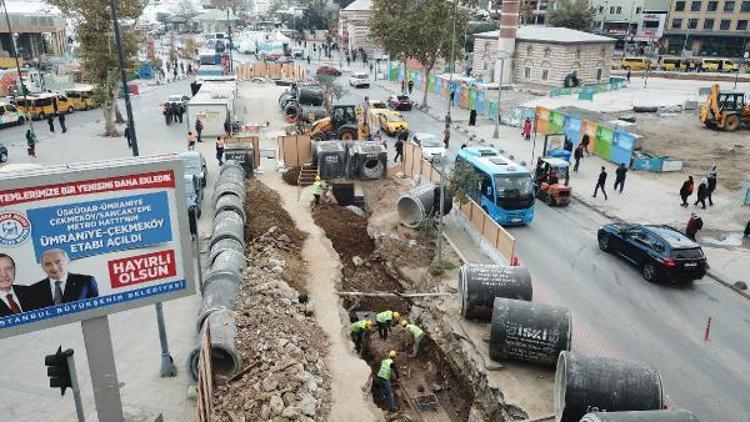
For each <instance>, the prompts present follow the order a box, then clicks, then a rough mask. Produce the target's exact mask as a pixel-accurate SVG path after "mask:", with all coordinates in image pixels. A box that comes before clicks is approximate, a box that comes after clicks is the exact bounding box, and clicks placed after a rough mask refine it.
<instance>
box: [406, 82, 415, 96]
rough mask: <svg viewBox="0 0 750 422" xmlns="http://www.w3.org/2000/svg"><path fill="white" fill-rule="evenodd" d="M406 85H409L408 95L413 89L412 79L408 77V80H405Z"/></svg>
mask: <svg viewBox="0 0 750 422" xmlns="http://www.w3.org/2000/svg"><path fill="white" fill-rule="evenodd" d="M407 86H408V87H409V95H411V93H412V91H414V81H413V80H412V79H409V82H407Z"/></svg>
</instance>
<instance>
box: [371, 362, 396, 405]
mask: <svg viewBox="0 0 750 422" xmlns="http://www.w3.org/2000/svg"><path fill="white" fill-rule="evenodd" d="M395 357H396V351H395V350H391V351H390V353H388V358H387V359H383V360H382V361H381V362H380V368H379V369H378V374H377V376H376V377H375V382H376V383H377V384H378V390H379V391H380V397H381V399H382V400H383V401H385V404H386V405H387V406H388V410H390V411H391V412H395V411H396V399H395V397H394V396H393V386H392V385H391V378H398V368H396V364H395V363H393V359H394V358H395Z"/></svg>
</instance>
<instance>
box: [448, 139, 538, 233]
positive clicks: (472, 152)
mask: <svg viewBox="0 0 750 422" xmlns="http://www.w3.org/2000/svg"><path fill="white" fill-rule="evenodd" d="M462 161H463V162H465V163H467V164H470V165H471V166H472V167H473V168H474V171H476V172H477V174H479V175H480V176H481V181H480V182H479V184H478V185H477V187H476V188H475V189H474V190H473V191H472V192H471V198H472V199H473V200H474V201H476V202H477V203H478V204H479V205H481V206H482V209H483V210H484V211H485V212H487V214H489V215H490V216H491V217H492V218H493V219H494V220H495V221H497V222H498V223H500V224H501V225H503V226H505V225H522V224H529V223H531V220H533V219H534V178H533V175H532V174H531V172H530V171H529V170H528V169H526V168H525V167H523V166H520V165H518V164H516V163H514V162H513V161H511V160H510V159H508V158H506V157H504V156H502V155H501V154H500V151H498V150H497V149H494V148H488V147H466V148H462V149H461V150H459V152H458V154H457V155H456V163H458V162H462Z"/></svg>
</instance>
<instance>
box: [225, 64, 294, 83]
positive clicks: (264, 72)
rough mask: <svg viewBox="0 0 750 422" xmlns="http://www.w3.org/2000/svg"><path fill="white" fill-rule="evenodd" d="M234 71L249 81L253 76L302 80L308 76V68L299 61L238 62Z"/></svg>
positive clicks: (242, 78)
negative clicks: (298, 62)
mask: <svg viewBox="0 0 750 422" xmlns="http://www.w3.org/2000/svg"><path fill="white" fill-rule="evenodd" d="M234 73H235V75H236V77H237V80H239V81H248V80H250V79H252V78H268V79H293V80H296V81H302V80H306V79H307V78H308V73H307V69H306V68H305V67H304V66H301V65H299V64H297V63H274V62H265V63H264V62H256V63H238V64H236V65H235V66H234Z"/></svg>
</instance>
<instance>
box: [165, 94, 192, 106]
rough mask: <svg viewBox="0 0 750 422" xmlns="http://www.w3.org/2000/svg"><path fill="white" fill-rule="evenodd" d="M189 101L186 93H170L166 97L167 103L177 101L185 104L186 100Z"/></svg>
mask: <svg viewBox="0 0 750 422" xmlns="http://www.w3.org/2000/svg"><path fill="white" fill-rule="evenodd" d="M188 101H190V97H189V96H187V95H170V96H169V99H167V102H168V103H178V104H182V105H185V104H187V102H188Z"/></svg>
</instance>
